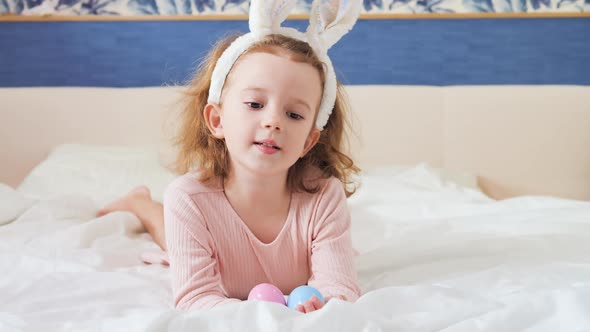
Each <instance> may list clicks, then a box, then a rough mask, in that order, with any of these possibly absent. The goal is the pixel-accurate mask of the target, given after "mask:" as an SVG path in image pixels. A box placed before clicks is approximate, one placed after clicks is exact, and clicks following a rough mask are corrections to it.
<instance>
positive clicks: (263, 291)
mask: <svg viewBox="0 0 590 332" xmlns="http://www.w3.org/2000/svg"><path fill="white" fill-rule="evenodd" d="M248 301H267V302H275V303H280V304H282V305H287V303H286V302H285V297H284V296H283V292H281V290H280V289H278V288H277V286H275V285H272V284H267V283H264V284H259V285H256V286H254V288H252V290H251V291H250V294H248Z"/></svg>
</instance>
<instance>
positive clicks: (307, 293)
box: [287, 286, 326, 309]
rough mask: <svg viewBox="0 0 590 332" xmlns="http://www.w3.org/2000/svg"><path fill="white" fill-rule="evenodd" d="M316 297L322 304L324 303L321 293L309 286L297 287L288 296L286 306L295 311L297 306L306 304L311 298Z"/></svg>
mask: <svg viewBox="0 0 590 332" xmlns="http://www.w3.org/2000/svg"><path fill="white" fill-rule="evenodd" d="M314 295H315V296H317V298H318V299H320V301H322V303H326V301H325V300H324V297H323V296H322V293H320V291H318V290H317V289H315V288H313V287H311V286H299V287H297V288H295V289H294V290H293V291H292V292H291V294H289V298H288V299H287V306H288V307H289V308H291V309H295V308H296V307H297V305H298V304H303V303H305V302H307V300H309V299H310V298H311V297H312V296H314Z"/></svg>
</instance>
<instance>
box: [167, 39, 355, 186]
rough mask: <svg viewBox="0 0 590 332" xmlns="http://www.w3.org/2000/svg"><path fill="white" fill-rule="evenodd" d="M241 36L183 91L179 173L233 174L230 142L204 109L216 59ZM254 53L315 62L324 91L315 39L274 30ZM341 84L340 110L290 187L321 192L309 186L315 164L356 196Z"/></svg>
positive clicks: (292, 172)
mask: <svg viewBox="0 0 590 332" xmlns="http://www.w3.org/2000/svg"><path fill="white" fill-rule="evenodd" d="M237 37H239V35H232V36H229V37H226V38H224V39H222V40H221V41H219V42H218V43H217V44H216V45H215V46H214V47H213V49H212V50H211V51H210V52H209V54H208V55H207V56H206V58H205V59H204V61H203V62H202V63H201V65H200V66H199V68H198V70H197V73H196V75H195V76H194V78H193V79H192V81H191V82H190V83H189V84H188V86H187V89H186V91H185V92H184V93H183V97H182V100H181V103H182V109H181V111H182V113H181V118H180V128H179V131H178V134H177V136H176V138H175V144H176V146H177V149H178V150H177V152H178V155H177V159H176V165H175V168H176V171H177V172H178V173H179V174H184V173H186V172H188V171H191V170H193V169H198V170H199V176H200V180H201V181H206V180H208V179H211V178H213V177H222V178H225V177H226V176H227V175H228V171H229V157H228V151H227V148H226V145H225V141H223V140H221V139H218V138H216V137H214V136H213V135H212V134H211V132H210V131H209V128H208V127H207V124H206V122H205V118H204V116H203V109H204V108H205V105H207V98H208V95H209V86H210V84H211V76H212V73H213V69H214V68H215V64H216V63H217V60H218V59H219V57H220V56H221V54H222V53H223V51H224V50H225V49H226V48H227V47H229V45H230V44H231V43H232V42H233V41H234V40H235V39H236V38H237ZM252 52H266V53H273V54H280V55H283V54H285V53H286V54H287V55H288V56H289V58H290V59H291V60H293V61H297V62H303V63H308V64H310V65H312V66H313V67H314V68H316V69H317V70H318V71H319V73H320V77H321V82H322V90H323V85H324V82H325V74H324V64H323V63H322V62H320V60H319V59H318V58H317V56H316V55H315V53H314V52H313V50H312V48H311V47H310V46H309V44H307V43H305V42H303V41H299V40H296V39H292V38H289V37H286V36H283V35H278V34H275V35H268V36H266V37H265V38H263V40H261V41H259V42H257V43H255V44H254V45H252V46H251V47H250V48H249V49H248V50H247V51H246V52H244V54H247V53H252ZM238 61H239V59H238ZM226 84H227V80H226ZM337 88H338V93H337V96H336V103H335V104H334V109H333V111H332V114H331V115H330V118H329V120H328V123H327V124H326V126H325V127H324V129H323V130H322V132H321V134H320V138H319V140H318V143H317V144H316V145H315V146H314V147H313V148H312V149H311V150H310V151H309V152H308V153H307V154H306V155H305V156H304V157H302V158H300V159H299V160H298V161H297V162H296V163H295V164H294V165H293V166H291V168H290V169H289V172H288V176H287V183H288V186H289V189H290V190H296V191H305V192H309V193H315V192H317V191H318V190H319V187H317V186H315V187H308V186H307V185H306V184H309V182H307V181H306V179H305V177H304V176H305V173H306V172H307V171H308V170H309V168H310V167H311V168H313V167H315V168H317V169H319V170H320V171H321V174H322V177H324V178H328V177H330V176H334V177H336V178H337V179H339V180H340V181H341V182H342V183H343V185H344V190H345V192H346V196H347V197H348V196H350V195H352V194H353V193H354V191H355V189H356V187H355V186H351V184H354V182H353V181H352V179H351V176H352V175H353V174H356V173H358V172H359V171H360V170H359V168H358V167H357V166H356V165H355V164H354V162H353V161H352V159H351V158H350V157H348V156H347V155H346V154H345V153H344V152H343V149H344V146H345V143H347V142H346V137H345V135H344V134H345V130H350V124H349V123H348V120H347V118H346V115H347V113H348V112H349V109H350V107H349V105H348V102H347V98H346V95H345V93H344V89H343V87H342V85H341V84H340V83H339V82H337ZM318 109H319V106H318ZM316 117H317V114H316ZM314 127H315V120H314Z"/></svg>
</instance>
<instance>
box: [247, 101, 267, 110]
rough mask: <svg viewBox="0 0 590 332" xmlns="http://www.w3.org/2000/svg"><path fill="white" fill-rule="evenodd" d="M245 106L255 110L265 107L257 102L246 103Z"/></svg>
mask: <svg viewBox="0 0 590 332" xmlns="http://www.w3.org/2000/svg"><path fill="white" fill-rule="evenodd" d="M245 104H246V105H248V107H250V108H253V109H256V110H258V109H261V108H262V107H264V106H263V105H262V104H261V103H257V102H255V101H252V102H246V103H245Z"/></svg>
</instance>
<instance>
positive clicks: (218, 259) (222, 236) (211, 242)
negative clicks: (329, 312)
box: [164, 173, 360, 310]
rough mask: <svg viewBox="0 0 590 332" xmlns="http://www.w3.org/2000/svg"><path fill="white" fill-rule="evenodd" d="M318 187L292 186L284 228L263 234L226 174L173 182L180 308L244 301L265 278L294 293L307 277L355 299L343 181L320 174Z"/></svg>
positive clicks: (172, 250) (171, 228)
mask: <svg viewBox="0 0 590 332" xmlns="http://www.w3.org/2000/svg"><path fill="white" fill-rule="evenodd" d="M319 183H320V191H319V192H317V193H315V194H310V193H305V192H294V193H292V196H291V203H290V209H289V212H288V216H287V219H286V221H285V224H284V225H283V228H282V230H281V231H280V233H279V235H278V236H277V237H276V239H275V240H274V241H273V242H271V243H268V244H265V243H263V242H262V241H260V240H259V239H258V238H257V237H256V236H255V235H254V234H253V233H252V232H251V231H250V229H249V228H248V226H247V225H246V224H245V223H244V222H243V221H242V220H241V219H240V217H239V216H238V214H237V213H236V212H235V211H234V210H233V208H232V206H231V205H230V203H229V201H228V200H227V198H226V196H225V194H224V191H223V187H222V182H221V180H220V179H215V180H213V181H208V182H207V183H206V184H205V183H201V182H199V181H198V180H197V173H188V174H186V175H183V176H181V177H179V178H178V179H176V180H175V181H173V182H172V183H171V184H170V185H169V186H168V188H167V189H166V192H165V194H164V221H165V234H166V245H167V248H168V258H169V263H170V269H171V274H172V292H173V295H174V303H175V306H176V307H177V308H179V309H184V310H187V309H193V308H198V309H206V308H211V307H214V306H216V305H220V304H224V303H229V302H234V301H240V300H244V299H246V298H247V297H248V293H249V292H250V290H251V289H252V288H253V287H254V286H256V285H257V284H260V283H271V284H273V285H275V286H277V287H278V288H279V289H280V290H281V291H282V292H283V294H285V295H288V294H289V293H290V292H291V291H292V290H293V289H294V288H296V287H297V286H301V285H305V284H308V285H310V286H313V287H315V288H317V289H318V290H319V291H320V292H321V293H322V295H323V296H324V297H325V298H326V300H329V299H330V298H333V297H340V298H343V299H344V300H347V301H355V300H356V299H357V298H358V297H359V295H360V290H359V287H358V285H357V276H356V271H355V268H354V261H353V256H354V254H353V249H352V244H351V238H350V213H349V211H348V207H347V204H346V196H345V193H344V189H343V187H342V183H341V182H340V181H338V180H337V179H336V178H329V179H326V180H320V182H319Z"/></svg>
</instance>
